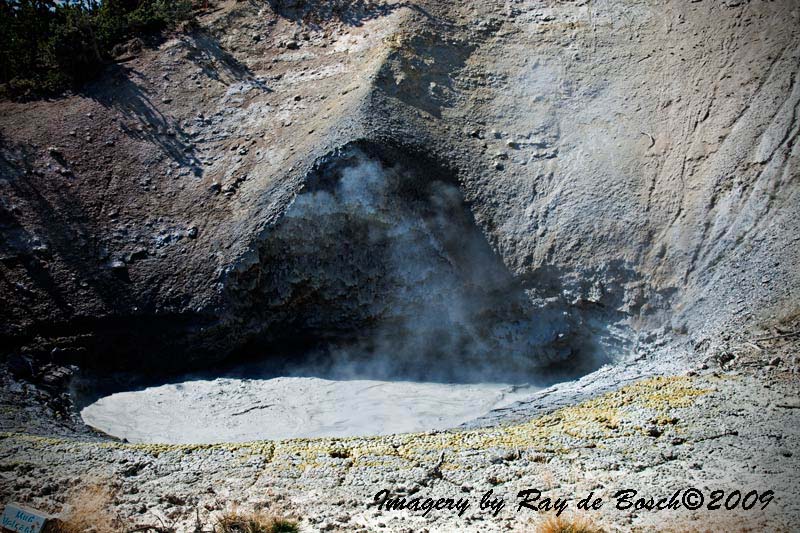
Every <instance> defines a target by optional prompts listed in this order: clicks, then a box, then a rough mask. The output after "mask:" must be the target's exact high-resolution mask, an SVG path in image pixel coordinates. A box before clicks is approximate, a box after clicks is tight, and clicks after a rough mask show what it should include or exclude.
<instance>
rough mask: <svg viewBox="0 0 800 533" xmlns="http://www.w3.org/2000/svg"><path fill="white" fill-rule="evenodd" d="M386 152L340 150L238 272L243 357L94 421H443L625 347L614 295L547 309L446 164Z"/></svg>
mask: <svg viewBox="0 0 800 533" xmlns="http://www.w3.org/2000/svg"><path fill="white" fill-rule="evenodd" d="M370 153H371V154H372V155H369V154H370ZM379 153H380V151H379V149H378V148H377V147H375V146H369V145H354V146H350V147H348V148H346V149H344V150H342V151H339V152H337V153H336V154H335V155H334V156H332V157H329V158H325V159H324V161H323V162H322V163H321V164H320V166H319V168H318V169H317V170H316V171H315V172H314V173H313V175H312V176H310V177H309V179H308V181H307V183H306V185H305V187H304V189H303V190H302V191H301V192H300V194H298V195H297V197H296V198H295V199H294V201H293V203H292V204H291V206H290V207H289V208H288V209H287V210H286V212H285V214H284V216H283V217H282V218H281V219H280V220H279V221H277V222H276V223H275V224H274V226H273V227H271V228H270V229H269V230H268V231H267V232H266V233H265V236H264V238H263V241H262V242H261V243H260V245H259V246H258V248H257V250H255V252H254V253H255V254H257V256H258V257H261V258H264V259H263V260H261V261H258V262H257V263H255V264H254V265H253V266H252V267H250V268H245V269H244V270H243V271H242V272H239V273H237V274H238V275H237V280H236V281H237V283H236V289H235V290H236V291H237V292H238V293H239V294H246V295H247V296H246V297H242V298H240V299H239V300H240V301H243V302H247V305H248V306H249V307H248V310H247V313H246V314H244V313H242V314H243V315H244V316H248V317H249V320H251V323H258V324H259V330H258V334H257V335H256V336H255V337H254V339H253V340H251V341H250V342H249V343H248V346H247V347H246V348H244V349H243V350H240V352H239V353H238V354H237V357H238V358H239V360H240V362H241V364H240V366H239V367H231V366H230V365H228V366H227V367H221V368H219V369H218V370H214V371H211V372H209V371H204V372H203V373H202V374H201V375H196V376H188V377H187V376H184V377H183V378H180V379H182V380H183V379H185V380H186V381H178V382H175V381H174V379H173V380H172V381H170V382H169V383H168V384H166V385H162V386H150V387H148V388H145V389H144V390H139V391H136V392H117V393H115V394H112V395H111V396H108V397H104V398H102V399H100V400H99V401H97V402H95V403H92V404H91V405H88V406H87V407H85V408H84V409H83V410H82V412H81V414H82V417H83V420H84V421H85V422H86V423H87V424H89V425H90V426H92V427H94V428H96V429H98V430H101V431H103V432H105V433H107V434H110V435H113V436H115V437H119V438H125V439H127V440H129V441H132V442H188V443H193V442H224V441H242V440H256V439H260V438H287V437H317V436H349V435H372V434H388V433H397V432H404V431H422V430H430V429H445V428H449V427H454V426H457V425H460V424H462V423H464V422H468V421H470V420H473V419H476V418H478V417H479V416H482V415H485V414H486V413H488V412H489V411H491V410H493V409H496V408H499V407H504V406H507V405H509V404H511V403H513V401H515V400H519V399H522V398H524V397H526V396H529V395H530V394H531V393H532V392H533V391H535V390H536V389H537V388H540V387H541V386H542V385H543V384H546V383H549V382H553V381H554V380H557V379H566V378H574V377H576V376H579V375H581V374H583V373H585V372H587V371H590V370H592V369H595V368H597V367H599V366H600V365H602V364H604V363H606V362H610V361H612V360H613V359H614V358H615V357H620V356H621V355H622V352H621V351H622V350H623V349H624V343H623V342H622V339H623V337H622V334H621V333H617V336H616V337H615V336H614V335H612V334H611V330H610V329H609V326H610V324H609V323H608V321H609V320H610V316H611V315H610V314H608V313H604V312H603V311H602V309H601V308H600V307H598V308H597V309H595V310H591V306H590V309H589V312H582V311H580V310H577V311H576V310H574V309H573V310H568V309H567V308H565V307H561V306H553V305H550V306H541V307H537V306H535V305H533V304H532V302H531V300H530V298H529V297H528V296H527V295H526V292H525V290H524V288H523V287H522V285H521V284H520V283H519V281H518V280H516V279H515V278H514V276H513V275H512V274H511V273H510V272H509V271H508V270H507V268H506V267H505V266H504V264H503V262H502V261H501V259H500V257H499V256H498V255H497V254H496V253H495V252H494V250H493V249H492V247H491V245H490V244H489V243H488V242H487V241H486V238H485V236H484V234H483V233H482V232H481V231H480V230H479V229H478V228H477V227H476V225H475V221H474V219H473V216H472V213H471V212H470V210H469V207H468V206H467V205H466V203H465V201H464V198H463V195H462V194H461V191H460V189H459V188H458V185H457V183H455V181H454V180H453V179H452V178H451V177H450V176H448V175H447V173H446V172H445V171H444V170H442V169H439V168H437V167H436V166H435V165H431V164H430V162H429V161H428V165H425V164H420V163H419V162H416V163H414V162H413V159H412V158H410V157H408V156H407V155H406V154H402V153H401V152H397V151H388V150H383V153H393V154H398V153H399V154H400V155H398V156H397V157H396V159H395V160H388V161H387V160H385V159H382V158H381V157H380V156H379V155H377V154H379ZM618 331H619V332H622V331H623V330H622V329H619V330H618ZM615 350H616V353H615ZM111 377H112V378H113V375H112V376H111ZM131 377H133V378H134V379H135V378H136V376H135V374H129V376H128V379H130V378H131ZM192 377H194V380H191V378H192ZM216 377H222V379H214V378H216ZM149 378H150V380H151V381H152V375H151V376H149ZM91 381H92V380H91V379H89V380H87V381H84V382H83V383H82V385H81V387H82V388H83V389H84V390H91V389H93V388H95V387H94V386H93V385H92V384H91ZM151 385H152V383H151ZM526 393H527V394H526Z"/></svg>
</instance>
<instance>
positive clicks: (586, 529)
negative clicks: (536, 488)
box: [536, 515, 605, 533]
mask: <svg viewBox="0 0 800 533" xmlns="http://www.w3.org/2000/svg"><path fill="white" fill-rule="evenodd" d="M536 533H605V532H604V531H603V530H602V529H600V528H599V527H597V526H595V525H594V524H592V522H591V521H590V520H589V519H587V518H583V517H580V516H573V517H570V518H565V517H561V516H555V515H552V516H550V517H549V518H548V519H547V520H545V521H544V522H543V523H542V524H540V525H539V527H538V528H537V529H536Z"/></svg>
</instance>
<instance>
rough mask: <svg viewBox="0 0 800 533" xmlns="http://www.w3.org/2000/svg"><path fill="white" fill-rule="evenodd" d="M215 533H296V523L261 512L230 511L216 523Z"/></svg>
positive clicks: (297, 529)
mask: <svg viewBox="0 0 800 533" xmlns="http://www.w3.org/2000/svg"><path fill="white" fill-rule="evenodd" d="M214 531H215V532H217V533H297V532H298V531H300V529H299V528H298V527H297V523H296V522H294V521H292V520H287V519H286V518H280V517H276V516H270V515H267V514H265V513H261V512H252V513H245V512H239V511H230V512H228V513H225V514H224V515H222V516H221V517H220V518H219V520H218V521H217V523H216V525H215V527H214Z"/></svg>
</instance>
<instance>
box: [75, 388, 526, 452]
mask: <svg viewBox="0 0 800 533" xmlns="http://www.w3.org/2000/svg"><path fill="white" fill-rule="evenodd" d="M536 390H537V389H536V387H533V386H527V385H526V386H513V385H506V384H445V383H418V382H407V381H376V380H347V381H335V380H328V379H320V378H309V377H279V378H273V379H233V378H219V379H214V380H195V381H186V382H182V383H173V384H168V385H161V386H158V387H151V388H147V389H144V390H140V391H133V392H120V393H116V394H112V395H110V396H106V397H104V398H101V399H100V400H98V401H96V402H95V403H93V404H91V405H89V406H87V407H85V408H84V409H83V411H81V416H82V417H83V420H84V421H85V422H86V424H88V425H89V426H91V427H94V428H96V429H98V430H100V431H102V432H104V433H107V434H109V435H112V436H114V437H117V438H120V439H126V440H127V441H129V442H135V443H159V444H211V443H220V442H247V441H253V440H262V439H285V438H296V437H345V436H370V435H389V434H395V433H409V432H420V431H429V430H436V429H447V428H453V427H456V426H458V425H460V424H463V423H464V422H468V421H470V420H473V419H475V418H477V417H479V416H481V415H483V414H486V413H488V412H489V411H491V410H493V409H497V408H501V407H505V406H507V405H510V404H512V403H514V402H516V401H519V400H521V399H524V398H526V397H528V396H530V395H531V394H533V392H535V391H536Z"/></svg>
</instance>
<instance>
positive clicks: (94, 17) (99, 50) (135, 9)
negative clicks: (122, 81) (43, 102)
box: [0, 0, 193, 98]
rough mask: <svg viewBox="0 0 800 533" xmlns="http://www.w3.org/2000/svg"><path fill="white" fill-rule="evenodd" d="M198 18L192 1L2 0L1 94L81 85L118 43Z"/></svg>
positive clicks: (16, 95) (25, 95)
mask: <svg viewBox="0 0 800 533" xmlns="http://www.w3.org/2000/svg"><path fill="white" fill-rule="evenodd" d="M192 17H193V8H192V4H191V1H190V0H102V2H100V1H98V0H68V1H57V0H0V97H2V96H4V97H12V98H30V97H35V96H42V95H48V94H49V95H52V94H58V93H60V92H63V91H64V90H66V89H76V88H78V87H80V86H81V85H82V84H83V83H85V82H86V81H88V80H90V79H92V78H93V77H95V76H96V75H97V74H98V72H100V71H101V70H102V69H103V67H104V66H105V65H106V64H107V63H108V62H109V61H110V60H111V59H112V56H113V51H114V50H115V46H117V45H120V44H121V43H124V42H126V41H128V40H129V39H131V38H133V37H138V36H145V37H147V36H155V35H158V34H160V33H161V32H163V31H165V30H168V29H170V28H172V27H174V26H175V25H176V24H177V23H178V22H181V21H186V20H190V19H192Z"/></svg>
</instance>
